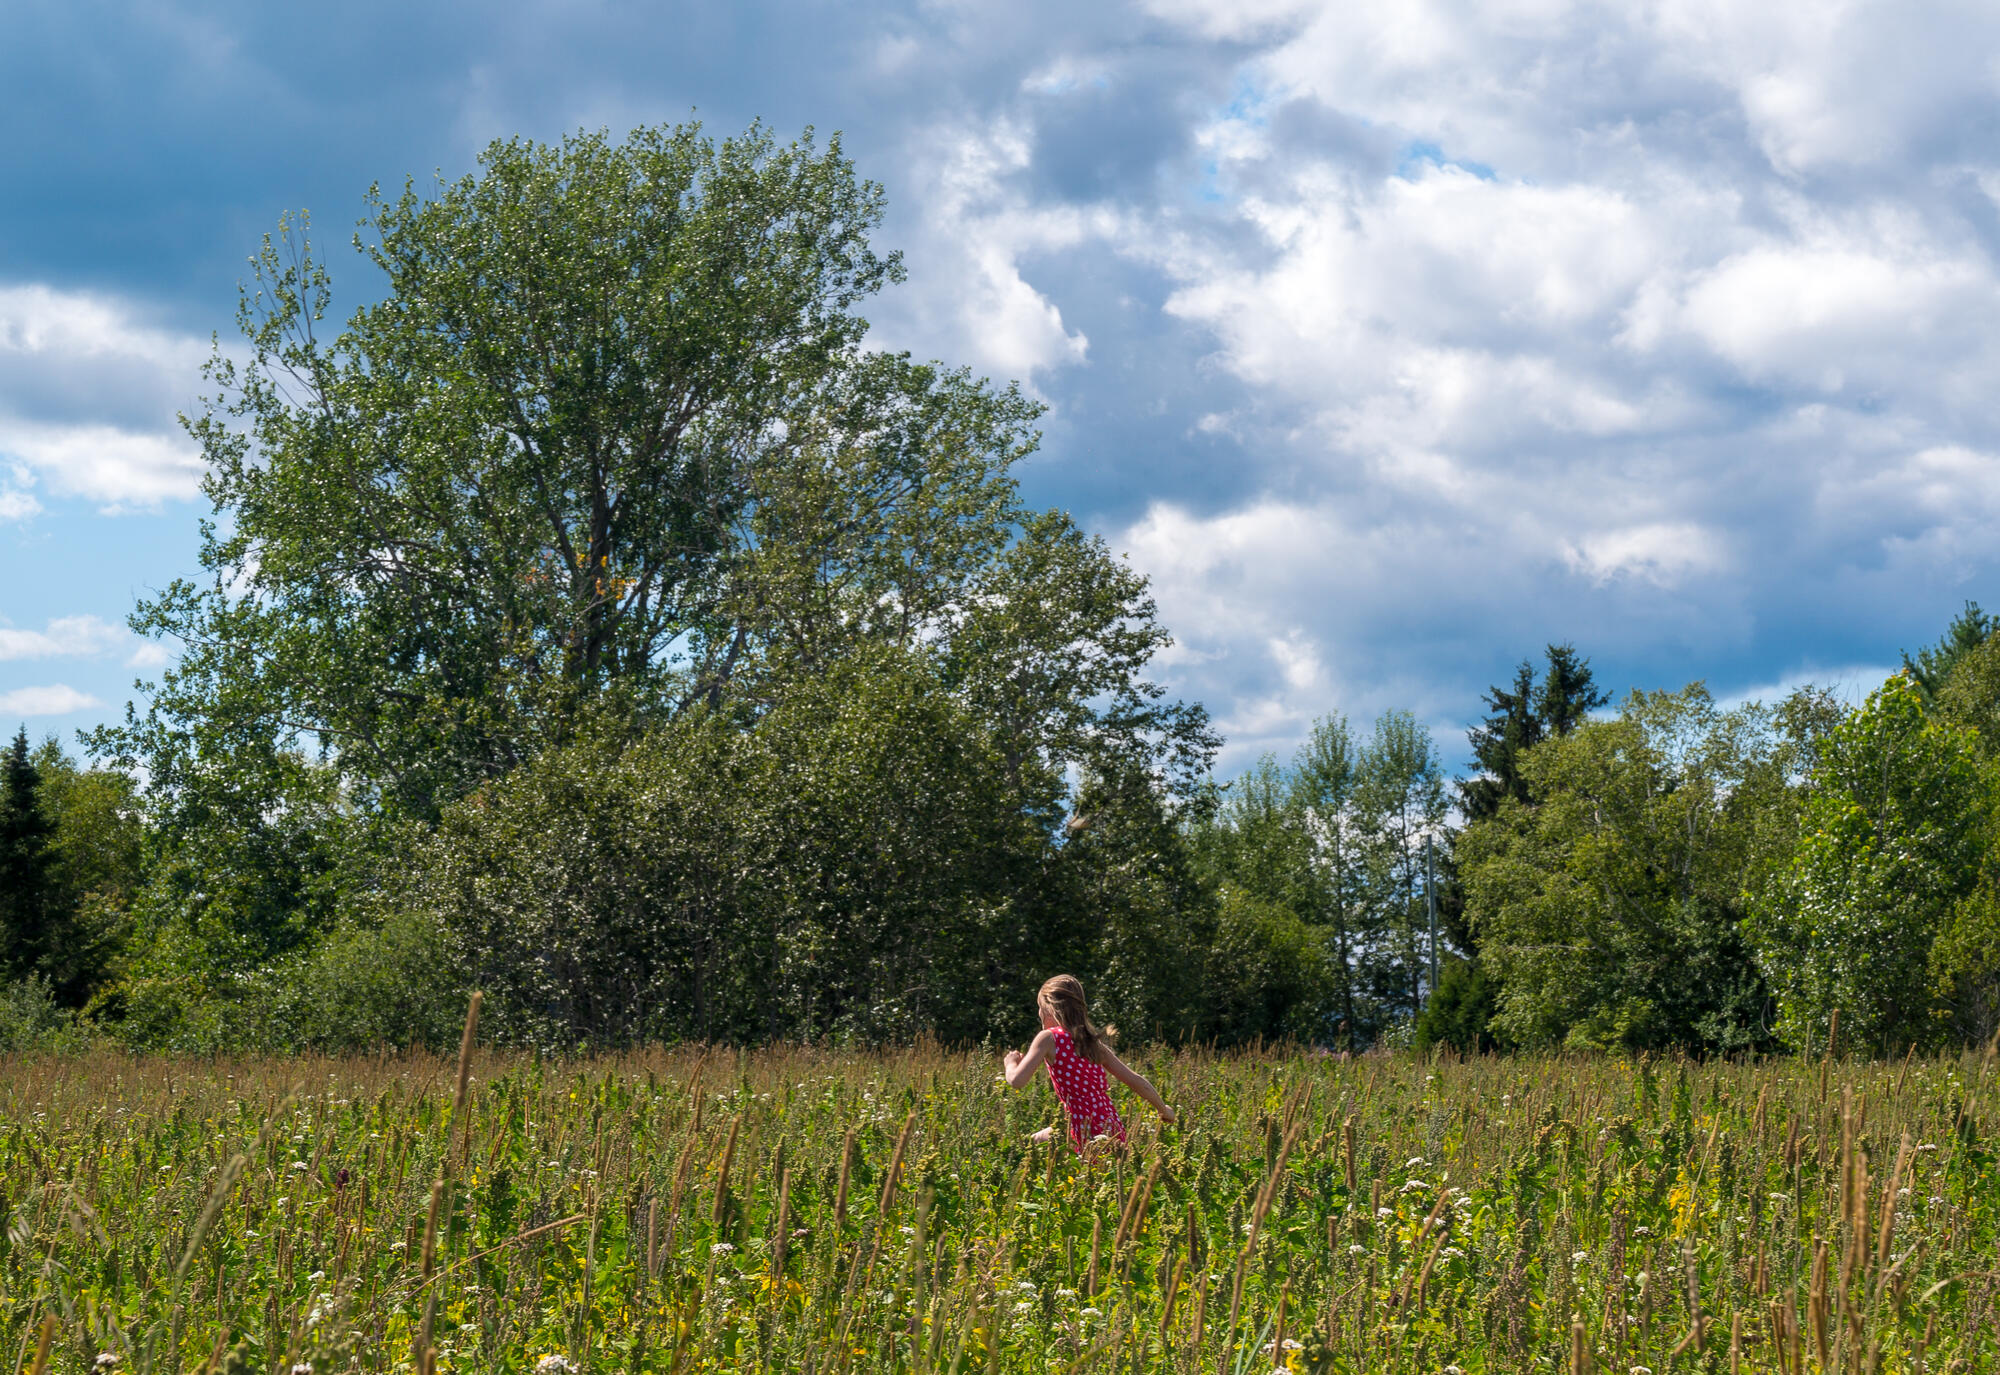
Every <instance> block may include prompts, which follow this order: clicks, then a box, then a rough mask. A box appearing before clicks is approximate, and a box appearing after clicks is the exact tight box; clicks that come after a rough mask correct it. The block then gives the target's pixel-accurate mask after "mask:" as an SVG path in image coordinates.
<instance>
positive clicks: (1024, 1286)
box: [1014, 1280, 1035, 1294]
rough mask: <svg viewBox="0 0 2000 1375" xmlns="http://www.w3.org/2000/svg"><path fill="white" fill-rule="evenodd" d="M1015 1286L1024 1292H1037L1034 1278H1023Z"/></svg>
mask: <svg viewBox="0 0 2000 1375" xmlns="http://www.w3.org/2000/svg"><path fill="white" fill-rule="evenodd" d="M1014 1287H1015V1288H1016V1289H1018V1290H1020V1291H1021V1292H1022V1293H1023V1294H1032V1293H1034V1292H1035V1282H1034V1281H1033V1280H1022V1281H1021V1282H1020V1283H1019V1284H1016V1285H1015V1286H1014Z"/></svg>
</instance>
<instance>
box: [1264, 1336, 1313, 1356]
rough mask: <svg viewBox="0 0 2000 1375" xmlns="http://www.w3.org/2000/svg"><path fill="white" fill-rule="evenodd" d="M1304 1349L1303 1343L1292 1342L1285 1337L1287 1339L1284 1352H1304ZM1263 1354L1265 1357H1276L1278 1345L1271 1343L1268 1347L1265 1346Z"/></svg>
mask: <svg viewBox="0 0 2000 1375" xmlns="http://www.w3.org/2000/svg"><path fill="white" fill-rule="evenodd" d="M1305 1349H1306V1345H1305V1343H1304V1342H1298V1341H1293V1340H1292V1339H1291V1338H1290V1337H1287V1338H1285V1350H1287V1351H1304V1350H1305ZM1264 1354H1265V1355H1267V1356H1275V1355H1277V1354H1278V1344H1277V1343H1276V1342H1272V1343H1270V1344H1269V1345H1267V1346H1266V1347H1265V1348H1264Z"/></svg>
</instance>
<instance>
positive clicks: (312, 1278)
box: [306, 1270, 326, 1284]
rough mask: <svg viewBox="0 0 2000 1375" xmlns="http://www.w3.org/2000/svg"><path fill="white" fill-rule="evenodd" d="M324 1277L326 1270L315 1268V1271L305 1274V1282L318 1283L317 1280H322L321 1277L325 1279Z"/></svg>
mask: <svg viewBox="0 0 2000 1375" xmlns="http://www.w3.org/2000/svg"><path fill="white" fill-rule="evenodd" d="M325 1278H326V1271H324V1270H315V1271H313V1272H312V1273H311V1274H310V1275H307V1276H306V1283H307V1284H318V1283H319V1282H320V1281H321V1280H323V1279H325Z"/></svg>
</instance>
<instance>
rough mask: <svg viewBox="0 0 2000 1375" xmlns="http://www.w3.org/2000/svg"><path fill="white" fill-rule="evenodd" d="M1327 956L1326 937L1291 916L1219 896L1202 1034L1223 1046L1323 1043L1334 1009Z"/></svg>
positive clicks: (1237, 893)
mask: <svg viewBox="0 0 2000 1375" xmlns="http://www.w3.org/2000/svg"><path fill="white" fill-rule="evenodd" d="M1332 954H1333V952H1332V950H1331V949H1330V948H1329V946H1328V943H1327V941H1326V938H1325V933H1324V932H1323V931H1322V930H1320V929H1319V928H1316V927H1313V926H1309V925H1308V924H1306V923H1305V922H1303V921H1301V920H1299V918H1298V917H1297V916H1296V915H1294V914H1293V912H1292V911H1291V909H1289V908H1287V907H1284V906H1281V905H1279V904H1277V903H1273V902H1265V901H1263V900H1262V899H1260V898H1258V897H1256V896H1254V895H1253V894H1251V893H1248V892H1245V891H1243V890H1240V889H1234V888H1231V889H1225V890H1224V892H1223V899H1222V911H1221V916H1220V918H1219V920H1218V923H1217V929H1216V933H1215V943H1214V944H1213V945H1212V946H1211V947H1210V948H1209V951H1208V965H1207V970H1206V975H1207V983H1208V990H1209V996H1210V998H1211V999H1212V1006H1213V1008H1214V1014H1213V1015H1214V1020H1213V1022H1212V1023H1211V1024H1210V1026H1209V1027H1208V1028H1206V1029H1208V1030H1210V1031H1211V1033H1212V1034H1213V1035H1214V1036H1216V1037H1217V1038H1218V1039H1219V1040H1221V1041H1222V1042H1223V1043H1224V1044H1229V1045H1237V1044H1242V1043H1245V1042H1248V1041H1251V1040H1256V1039H1261V1040H1263V1041H1266V1042H1273V1043H1275V1042H1282V1041H1293V1042H1298V1043H1301V1044H1305V1045H1311V1044H1314V1043H1316V1042H1318V1041H1320V1040H1323V1039H1324V1038H1325V1036H1326V1030H1327V1025H1326V1016H1327V1010H1328V1009H1329V1008H1331V1007H1334V1006H1337V1005H1338V1004H1337V1002H1336V998H1337V997H1338V993H1337V988H1338V985H1337V982H1336V978H1335V971H1334V969H1333V968H1332V967H1331V965H1332Z"/></svg>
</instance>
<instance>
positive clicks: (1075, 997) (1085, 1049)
mask: <svg viewBox="0 0 2000 1375" xmlns="http://www.w3.org/2000/svg"><path fill="white" fill-rule="evenodd" d="M1035 1005H1036V1006H1037V1007H1039V1008H1041V1010H1042V1011H1044V1012H1046V1013H1048V1014H1049V1016H1051V1017H1053V1018H1055V1020H1056V1025H1057V1026H1059V1027H1061V1028H1062V1029H1063V1030H1064V1031H1065V1032H1067V1033H1068V1034H1069V1039H1070V1040H1071V1041H1072V1042H1074V1043H1075V1045H1076V1048H1077V1050H1078V1051H1079V1052H1081V1053H1082V1054H1083V1055H1084V1056H1085V1057H1086V1058H1087V1059H1091V1060H1095V1061H1096V1062H1097V1063H1099V1064H1103V1063H1104V1058H1105V1056H1107V1055H1109V1054H1110V1053H1111V1042H1112V1040H1113V1038H1115V1037H1116V1036H1117V1035H1118V1028H1117V1027H1115V1026H1107V1027H1100V1026H1095V1025H1093V1024H1092V1022H1091V1020H1090V1012H1089V1009H1088V1008H1086V1007H1085V1006H1084V1002H1083V984H1082V983H1081V982H1080V981H1079V980H1078V979H1077V977H1076V975H1074V974H1058V975H1056V976H1055V977H1054V978H1052V979H1050V980H1049V981H1048V982H1046V983H1044V984H1043V985H1042V989H1041V992H1039V993H1037V994H1036V995H1035Z"/></svg>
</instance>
